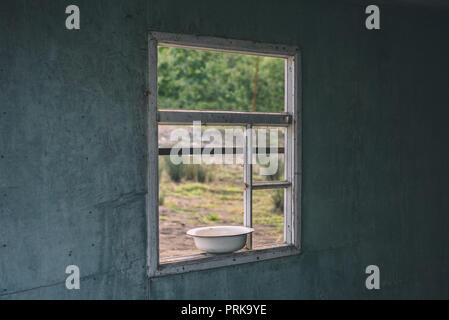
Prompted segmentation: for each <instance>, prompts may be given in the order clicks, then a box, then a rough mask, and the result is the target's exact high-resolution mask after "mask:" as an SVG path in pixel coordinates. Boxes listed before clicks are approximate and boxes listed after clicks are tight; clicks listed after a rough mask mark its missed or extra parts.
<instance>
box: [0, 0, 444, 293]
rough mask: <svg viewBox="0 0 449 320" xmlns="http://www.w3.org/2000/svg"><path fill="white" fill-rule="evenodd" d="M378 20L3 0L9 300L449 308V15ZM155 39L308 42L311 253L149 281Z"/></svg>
mask: <svg viewBox="0 0 449 320" xmlns="http://www.w3.org/2000/svg"><path fill="white" fill-rule="evenodd" d="M69 4H77V5H79V7H80V10H81V30H79V31H67V30H66V29H65V27H64V21H65V17H66V15H65V13H64V11H65V7H66V6H67V5H69ZM364 19H365V14H364V6H362V5H359V4H357V2H356V1H347V2H340V4H336V3H335V1H296V2H285V3H284V4H281V3H280V1H229V0H228V1H196V2H187V1H167V0H165V1H144V0H137V1H124V0H123V1H118V0H117V1H110V0H109V1H105V0H104V1H92V0H90V1H87V0H79V1H50V0H47V1H23V0H22V1H9V0H7V1H2V2H1V3H0V132H1V135H0V155H1V158H0V191H1V192H0V298H2V299H25V298H64V299H73V298H88V299H90V298H97V299H99V298H101V299H103V298H105V299H110V298H120V299H125V298H129V299H136V298H140V299H144V298H146V297H147V296H148V291H149V294H150V296H151V298H154V299H167V298H180V299H183V298H232V299H240V298H242V299H243V298H274V299H276V298H287V299H296V298H312V299H315V298H366V299H370V298H449V285H448V283H449V232H448V226H449V217H448V214H449V200H448V199H449V197H447V195H446V193H447V192H448V191H449V148H448V146H447V140H448V137H449V126H448V125H447V122H448V121H447V119H448V117H449V111H448V106H449V90H448V74H449V59H448V58H447V57H449V44H448V41H447V33H448V31H449V11H447V10H443V9H440V10H438V9H427V8H425V7H419V6H411V7H404V6H391V5H389V6H387V5H384V6H381V28H382V29H381V30H380V31H368V30H366V29H365V28H364ZM150 29H152V30H158V31H166V32H178V33H189V34H200V35H212V36H220V37H229V38H237V39H251V40H256V41H265V42H274V43H286V44H295V45H300V46H301V48H302V54H303V66H302V80H303V86H302V89H303V136H304V141H303V158H304V159H303V220H302V221H303V235H302V239H303V251H304V252H303V254H302V255H301V256H298V257H292V258H287V259H280V260H273V261H266V262H259V263H254V264H247V265H240V266H234V267H230V268H222V269H215V270H209V271H204V272H197V273H190V274H183V275H178V276H169V277H163V278H158V279H154V280H152V281H151V282H148V281H147V279H146V276H145V259H146V257H145V250H146V248H145V241H146V232H145V230H146V229H145V192H146V187H145V158H146V152H147V150H146V145H145V141H146V140H145V139H146V136H145V135H146V121H145V118H146V111H145V108H146V99H145V96H144V91H145V87H146V70H147V56H146V55H147V49H146V46H147V42H146V41H147V40H146V32H147V30H150ZM69 264H76V265H78V266H79V267H80V269H81V276H82V281H81V290H78V291H69V290H67V289H65V278H66V274H65V273H64V271H65V267H66V266H67V265H69ZM369 264H377V265H378V266H379V267H380V268H381V290H379V291H376V292H373V291H368V290H366V289H365V286H364V283H365V277H366V275H365V273H364V270H365V267H366V266H367V265H369Z"/></svg>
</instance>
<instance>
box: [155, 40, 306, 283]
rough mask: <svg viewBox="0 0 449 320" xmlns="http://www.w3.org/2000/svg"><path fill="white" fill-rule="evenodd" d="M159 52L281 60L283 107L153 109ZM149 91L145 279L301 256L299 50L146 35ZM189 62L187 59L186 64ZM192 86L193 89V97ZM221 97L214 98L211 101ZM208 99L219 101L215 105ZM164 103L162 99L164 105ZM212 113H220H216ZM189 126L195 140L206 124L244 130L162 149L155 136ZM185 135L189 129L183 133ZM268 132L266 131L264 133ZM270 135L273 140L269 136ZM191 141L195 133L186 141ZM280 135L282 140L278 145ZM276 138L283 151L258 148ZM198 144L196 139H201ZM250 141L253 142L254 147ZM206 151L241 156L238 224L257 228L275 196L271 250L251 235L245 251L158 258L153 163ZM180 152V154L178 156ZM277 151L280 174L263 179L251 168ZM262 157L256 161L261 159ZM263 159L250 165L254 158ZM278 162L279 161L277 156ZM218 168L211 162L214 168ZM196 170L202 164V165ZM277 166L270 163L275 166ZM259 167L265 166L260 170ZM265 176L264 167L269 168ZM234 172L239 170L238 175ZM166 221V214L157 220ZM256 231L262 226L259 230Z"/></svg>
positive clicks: (156, 94) (178, 107) (218, 154)
mask: <svg viewBox="0 0 449 320" xmlns="http://www.w3.org/2000/svg"><path fill="white" fill-rule="evenodd" d="M160 47H171V48H181V49H195V50H206V51H209V52H225V53H234V54H245V55H253V56H262V57H273V58H280V59H284V60H285V62H284V65H285V67H284V97H283V98H284V99H283V100H284V101H283V104H284V108H283V110H281V109H280V110H276V112H272V111H271V110H269V112H264V110H262V111H259V110H257V112H256V111H255V110H239V108H240V106H226V107H227V108H228V109H225V110H223V108H220V109H218V108H214V107H213V106H212V108H210V109H212V110H210V109H209V108H207V103H206V104H205V105H206V107H204V106H200V107H198V108H196V107H195V106H194V105H193V106H192V105H188V106H187V108H183V107H184V106H173V108H171V109H164V108H167V107H170V106H169V105H168V106H167V105H163V106H159V105H158V50H159V48H160ZM148 52H149V90H148V102H149V108H148V177H147V183H148V195H147V221H148V226H147V227H148V243H147V246H148V274H149V276H150V277H153V276H159V275H166V274H174V273H180V272H188V271H194V270H204V269H209V268H214V267H222V266H226V265H232V264H239V263H247V262H254V261H260V260H265V259H272V258H279V257H285V256H289V255H294V254H299V252H300V216H301V214H300V213H301V130H300V129H301V120H300V119H301V118H300V109H301V108H300V98H299V93H300V92H299V83H298V82H299V79H300V76H299V71H298V70H299V64H300V60H299V59H300V55H299V49H298V48H297V47H292V46H284V45H272V44H263V43H255V42H250V41H242V40H230V39H220V38H213V37H199V36H190V35H178V34H168V33H160V32H150V34H149V45H148ZM187 63H188V61H187ZM195 89H196V87H195V86H192V90H191V91H192V92H188V94H195ZM218 99H219V97H218V96H217V101H218ZM217 101H213V102H214V103H217V104H219V103H220V101H218V102H217ZM164 104H167V101H165V100H164ZM217 109H218V110H217ZM192 125H193V129H190V130H196V129H195V126H197V130H198V131H197V132H199V134H200V135H202V134H203V129H202V128H204V126H207V128H209V129H210V128H212V129H213V130H215V132H223V131H224V130H226V129H229V128H232V129H234V131H233V132H237V133H238V132H239V130H240V131H241V132H242V135H241V139H238V137H237V136H238V134H236V139H235V140H234V138H233V139H232V143H231V145H229V144H225V145H224V144H223V143H222V142H220V143H218V142H217V141H215V138H214V139H211V140H210V141H214V142H215V144H212V143H211V144H210V145H209V146H208V147H206V146H203V145H200V146H197V145H195V141H193V143H192V141H188V142H187V143H185V144H184V145H182V146H181V145H178V146H176V147H177V148H178V150H177V151H174V150H175V146H173V145H170V144H168V145H164V143H163V142H161V141H160V136H159V132H163V130H166V127H167V126H168V128H169V130H175V129H176V128H183V127H184V128H185V127H186V126H191V127H192ZM184 130H189V129H184ZM268 132H269V134H267V133H268ZM272 134H273V135H272ZM192 135H193V136H194V135H195V133H194V132H193V134H191V135H190V136H192ZM279 136H280V137H281V138H280V140H279ZM276 139H277V141H282V146H279V147H278V146H275V147H274V148H273V149H272V148H271V145H269V147H263V148H261V147H260V143H259V142H261V141H262V142H266V140H268V141H269V143H271V142H272V141H274V140H276ZM200 141H201V140H200ZM254 144H256V145H254ZM205 149H207V150H208V152H209V154H210V155H211V156H212V155H217V156H219V157H223V156H228V155H231V156H234V158H233V159H234V160H235V159H237V158H238V157H239V156H240V159H241V165H242V170H241V172H240V171H238V170H236V171H235V172H237V175H239V174H241V179H242V204H241V208H242V211H243V213H242V216H241V219H240V218H237V219H236V220H235V222H236V223H238V224H239V223H242V224H243V225H244V226H247V227H254V226H256V229H258V227H257V226H258V223H262V224H263V221H264V218H265V217H264V216H263V213H261V212H262V211H263V210H261V209H263V206H264V205H263V202H262V200H263V199H264V198H266V197H267V196H269V197H273V199H276V201H277V202H278V203H280V204H281V205H280V206H281V207H282V206H283V215H281V216H280V217H277V220H276V221H277V222H279V221H280V223H282V229H283V235H281V237H278V238H282V239H280V240H279V239H278V240H279V241H277V242H276V244H275V245H272V244H270V245H264V244H263V243H262V244H259V245H254V244H255V243H256V242H257V241H256V242H254V241H253V240H257V233H256V234H255V235H254V237H256V238H255V239H253V235H249V236H248V239H247V244H246V248H245V249H244V250H241V251H237V252H234V253H230V254H219V255H213V254H207V253H196V252H195V254H192V255H186V256H182V257H179V258H170V257H168V259H165V258H167V257H164V259H161V252H160V239H161V238H160V216H159V214H160V212H159V202H160V199H161V198H160V194H159V191H160V184H159V165H160V164H161V161H163V158H167V157H169V156H171V155H178V154H179V157H180V158H182V159H188V160H189V161H190V160H191V159H193V158H194V157H196V156H198V155H200V154H203V153H204V152H205ZM181 154H182V156H181ZM267 154H268V155H271V154H279V155H280V156H279V160H280V163H281V166H282V168H283V171H282V172H281V174H278V175H276V176H274V178H273V177H271V178H269V179H266V178H264V177H263V176H261V174H260V173H256V172H253V169H254V168H255V167H256V166H258V167H257V168H260V167H263V166H264V165H266V161H265V163H263V162H264V161H263V159H264V158H263V156H267ZM259 156H261V158H259ZM255 158H257V159H262V161H259V162H256V161H254V160H253V159H255ZM276 159H277V158H276ZM215 165H216V164H214V166H215ZM201 166H202V165H201ZM277 166H278V163H276V167H277ZM265 170H267V168H266V167H265ZM268 171H269V170H268ZM239 172H240V173H239ZM163 218H166V217H163ZM261 228H262V227H261Z"/></svg>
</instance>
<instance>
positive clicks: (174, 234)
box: [159, 156, 243, 262]
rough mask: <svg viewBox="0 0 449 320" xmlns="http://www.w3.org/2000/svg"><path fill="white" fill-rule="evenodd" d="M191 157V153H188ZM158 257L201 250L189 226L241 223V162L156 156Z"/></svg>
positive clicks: (168, 256) (169, 256)
mask: <svg viewBox="0 0 449 320" xmlns="http://www.w3.org/2000/svg"><path fill="white" fill-rule="evenodd" d="M188 158H190V160H192V159H191V158H192V157H188ZM159 175H160V182H159V233H160V236H159V242H160V260H161V262H164V260H166V259H167V258H172V257H181V256H186V255H191V254H195V253H200V252H201V251H199V250H197V249H196V247H195V244H194V242H193V239H192V238H191V237H189V236H187V235H186V232H187V231H188V230H189V229H192V228H197V227H203V226H211V225H243V166H242V165H217V164H210V165H205V164H198V165H194V164H179V165H174V164H173V163H172V162H171V160H170V156H160V157H159Z"/></svg>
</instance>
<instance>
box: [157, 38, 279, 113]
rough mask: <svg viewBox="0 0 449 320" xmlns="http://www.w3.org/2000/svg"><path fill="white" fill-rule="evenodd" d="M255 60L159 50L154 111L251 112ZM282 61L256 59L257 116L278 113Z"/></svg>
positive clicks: (163, 48) (250, 57)
mask: <svg viewBox="0 0 449 320" xmlns="http://www.w3.org/2000/svg"><path fill="white" fill-rule="evenodd" d="M256 59H257V57H256V56H250V55H242V54H234V53H222V52H209V51H200V50H187V49H180V48H167V47H160V48H159V65H158V82H159V107H160V108H167V109H194V110H238V111H250V110H251V102H252V98H253V93H254V75H255V65H256ZM283 106H284V61H283V59H278V58H270V57H259V73H258V93H257V102H256V111H272V112H275V111H277V112H281V111H283Z"/></svg>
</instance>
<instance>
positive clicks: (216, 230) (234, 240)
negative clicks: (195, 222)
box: [187, 226, 254, 253]
mask: <svg viewBox="0 0 449 320" xmlns="http://www.w3.org/2000/svg"><path fill="white" fill-rule="evenodd" d="M253 231H254V229H253V228H247V227H240V226H213V227H202V228H195V229H190V230H189V231H187V235H189V236H192V237H193V240H194V241H195V245H196V247H197V248H198V249H200V250H204V251H207V252H209V253H230V252H234V251H237V250H240V249H242V248H243V247H244V246H245V244H246V238H247V235H248V234H250V233H251V232H253Z"/></svg>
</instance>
